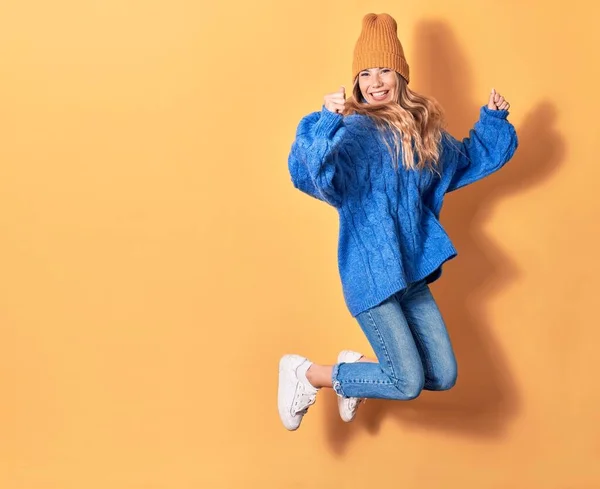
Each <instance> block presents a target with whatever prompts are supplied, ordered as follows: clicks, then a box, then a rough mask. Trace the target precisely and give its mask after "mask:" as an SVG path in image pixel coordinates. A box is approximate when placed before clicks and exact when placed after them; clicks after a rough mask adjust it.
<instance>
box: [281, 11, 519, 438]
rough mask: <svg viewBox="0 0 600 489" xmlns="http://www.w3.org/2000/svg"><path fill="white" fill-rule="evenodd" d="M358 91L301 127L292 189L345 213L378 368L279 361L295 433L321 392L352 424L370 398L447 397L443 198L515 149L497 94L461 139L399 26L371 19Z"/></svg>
mask: <svg viewBox="0 0 600 489" xmlns="http://www.w3.org/2000/svg"><path fill="white" fill-rule="evenodd" d="M353 79H354V80H355V81H354V87H353V90H352V96H351V97H350V98H349V100H346V95H345V90H344V88H343V87H342V88H341V89H340V90H339V91H337V92H335V93H332V94H329V95H326V96H325V99H324V104H323V107H322V110H321V111H320V112H315V113H312V114H310V115H308V116H306V117H305V118H304V119H302V121H301V122H300V124H299V127H298V130H297V134H296V140H295V141H294V143H293V145H292V149H291V152H290V156H289V161H288V164H289V171H290V174H291V178H292V182H293V184H294V186H295V187H296V188H298V189H299V190H301V191H303V192H305V193H307V194H309V195H311V196H312V197H315V198H317V199H320V200H322V201H324V202H326V203H328V204H330V205H332V206H333V207H335V208H336V209H337V211H338V213H339V222H340V230H339V245H338V267H339V272H340V277H341V281H342V287H343V292H344V298H345V301H346V304H347V307H348V309H349V311H350V313H351V315H352V316H353V317H355V318H356V319H357V321H358V323H359V325H360V327H361V328H362V330H363V332H364V334H365V335H366V337H367V339H368V341H369V343H370V344H371V347H372V348H373V351H374V353H375V355H376V357H377V359H369V358H366V357H364V356H363V355H362V354H360V353H357V352H353V351H348V350H344V351H342V352H341V353H340V354H339V355H338V358H337V362H336V363H335V364H333V365H317V364H315V363H312V362H311V361H310V360H308V359H307V358H305V357H303V356H300V355H284V356H283V357H282V358H281V360H280V363H279V391H278V407H279V415H280V417H281V420H282V422H283V424H284V426H285V427H286V428H287V429H288V430H296V429H297V428H298V427H299V426H300V423H301V422H302V418H303V416H304V414H306V412H307V410H308V408H309V407H310V406H311V405H312V404H314V402H315V400H316V394H317V392H318V390H319V389H321V388H323V387H329V388H333V389H334V390H335V392H336V393H337V395H338V408H339V411H340V416H341V417H342V419H343V420H344V421H351V420H352V419H353V418H354V416H355V414H356V410H357V408H358V406H359V403H360V401H361V400H362V399H365V398H377V399H395V400H410V399H414V398H415V397H417V396H418V395H419V393H420V392H421V391H422V390H423V389H427V390H434V391H437V390H446V389H450V388H451V387H452V386H453V385H454V384H455V382H456V377H457V366H456V359H455V356H454V352H453V349H452V344H451V341H450V338H449V336H448V332H447V330H446V326H445V324H444V320H443V318H442V316H441V314H440V311H439V309H438V307H437V305H436V302H435V300H434V298H433V296H432V294H431V292H430V290H429V286H428V284H429V283H431V282H433V281H434V280H436V279H437V278H439V276H440V274H441V267H442V265H443V263H444V262H446V261H447V260H450V259H452V258H454V257H455V256H456V250H455V248H454V246H453V245H452V243H451V241H450V239H449V238H448V235H447V234H446V232H445V231H444V229H443V227H442V225H441V224H440V222H439V215H440V210H441V207H442V203H443V200H444V195H445V194H446V193H447V192H451V191H453V190H456V189H458V188H461V187H463V186H465V185H468V184H471V183H473V182H476V181H477V180H480V179H482V178H484V177H486V176H487V175H489V174H491V173H493V172H495V171H496V170H499V169H500V168H501V167H502V166H503V165H504V164H505V163H506V162H507V161H508V160H509V159H510V158H511V157H512V156H513V154H514V152H515V150H516V148H517V136H516V133H515V129H514V127H513V126H512V124H511V123H510V122H508V120H507V116H508V109H509V103H508V102H507V101H506V100H505V99H504V97H502V96H501V95H500V94H499V93H496V92H495V91H494V90H493V91H492V93H491V95H490V96H489V100H488V102H487V104H486V105H484V106H483V107H482V108H481V112H480V118H479V121H478V122H477V123H476V124H475V126H474V128H473V129H472V131H471V133H470V135H469V137H468V138H466V139H464V140H462V141H461V142H459V141H457V140H456V139H454V138H453V137H452V136H451V135H449V134H448V133H447V132H445V131H444V128H443V116H442V111H441V109H440V107H439V106H438V105H437V103H436V102H435V101H434V100H432V99H429V98H427V97H425V96H423V95H419V94H417V93H415V92H414V91H412V90H411V89H410V88H408V84H409V66H408V64H407V62H406V59H405V56H404V51H403V48H402V45H401V43H400V41H399V39H398V36H397V26H396V22H395V20H394V19H393V18H392V17H390V16H389V15H387V14H381V15H375V14H368V15H367V16H365V18H364V19H363V25H362V32H361V34H360V37H359V39H358V41H357V43H356V46H355V50H354V62H353Z"/></svg>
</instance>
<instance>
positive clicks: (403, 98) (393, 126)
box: [344, 72, 444, 171]
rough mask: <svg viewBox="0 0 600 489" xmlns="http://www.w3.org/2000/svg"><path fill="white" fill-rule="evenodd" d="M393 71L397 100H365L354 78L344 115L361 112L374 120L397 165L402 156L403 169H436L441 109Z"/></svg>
mask: <svg viewBox="0 0 600 489" xmlns="http://www.w3.org/2000/svg"><path fill="white" fill-rule="evenodd" d="M395 74H396V93H397V100H396V103H388V104H382V105H371V104H368V103H366V102H365V100H364V98H363V96H362V93H361V91H360V86H359V83H358V77H356V79H355V80H354V87H353V89H352V97H350V98H349V99H348V100H347V101H346V105H345V108H344V115H352V114H362V115H367V116H369V117H371V119H373V120H374V121H375V124H376V125H377V128H378V129H379V130H380V134H381V137H382V139H383V141H384V143H385V145H386V146H387V148H388V150H389V151H390V155H391V156H392V161H393V162H394V165H395V167H396V168H397V167H398V161H399V159H400V155H402V165H403V166H404V168H406V169H410V170H422V169H425V168H427V169H431V170H433V171H437V167H438V164H439V160H440V142H441V139H442V133H443V128H444V116H443V111H442V108H441V107H440V105H439V104H438V103H437V101H435V100H434V99H431V98H427V97H425V96H423V95H420V94H418V93H416V92H413V91H412V90H411V89H410V88H408V84H407V82H406V80H405V79H404V78H402V76H400V74H399V73H397V72H396V73H395ZM359 76H360V75H359Z"/></svg>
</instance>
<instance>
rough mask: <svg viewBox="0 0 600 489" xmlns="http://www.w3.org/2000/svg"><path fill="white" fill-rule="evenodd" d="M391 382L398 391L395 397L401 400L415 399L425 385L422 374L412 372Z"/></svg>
mask: <svg viewBox="0 0 600 489" xmlns="http://www.w3.org/2000/svg"><path fill="white" fill-rule="evenodd" d="M393 382H394V386H395V387H396V389H397V391H398V397H397V399H398V400H402V401H410V400H412V399H416V398H417V397H419V394H421V391H422V390H423V388H424V387H425V377H424V375H423V374H421V375H418V374H414V375H410V376H407V377H405V378H403V379H393Z"/></svg>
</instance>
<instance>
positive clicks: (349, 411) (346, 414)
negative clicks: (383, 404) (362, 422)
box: [337, 350, 364, 423]
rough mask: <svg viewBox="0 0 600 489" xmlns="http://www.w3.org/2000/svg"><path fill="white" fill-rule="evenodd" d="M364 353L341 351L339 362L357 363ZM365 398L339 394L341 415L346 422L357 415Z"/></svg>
mask: <svg viewBox="0 0 600 489" xmlns="http://www.w3.org/2000/svg"><path fill="white" fill-rule="evenodd" d="M362 356H363V355H362V354H361V353H358V352H355V351H350V350H344V351H342V352H340V354H339V355H338V358H337V361H338V363H355V362H358V361H359V360H360V359H361V358H362ZM363 401H364V399H360V398H358V397H342V396H338V410H339V411H340V417H341V418H342V420H343V421H345V422H346V423H349V422H350V421H352V420H353V419H354V416H356V411H357V409H358V405H359V404H360V403H361V402H363Z"/></svg>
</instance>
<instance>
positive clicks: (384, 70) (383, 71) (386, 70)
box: [381, 68, 392, 73]
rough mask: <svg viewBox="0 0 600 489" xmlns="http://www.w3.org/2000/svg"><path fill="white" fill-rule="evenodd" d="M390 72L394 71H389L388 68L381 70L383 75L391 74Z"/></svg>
mask: <svg viewBox="0 0 600 489" xmlns="http://www.w3.org/2000/svg"><path fill="white" fill-rule="evenodd" d="M390 71H392V70H389V69H387V68H384V69H383V70H381V72H382V73H389V72H390Z"/></svg>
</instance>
